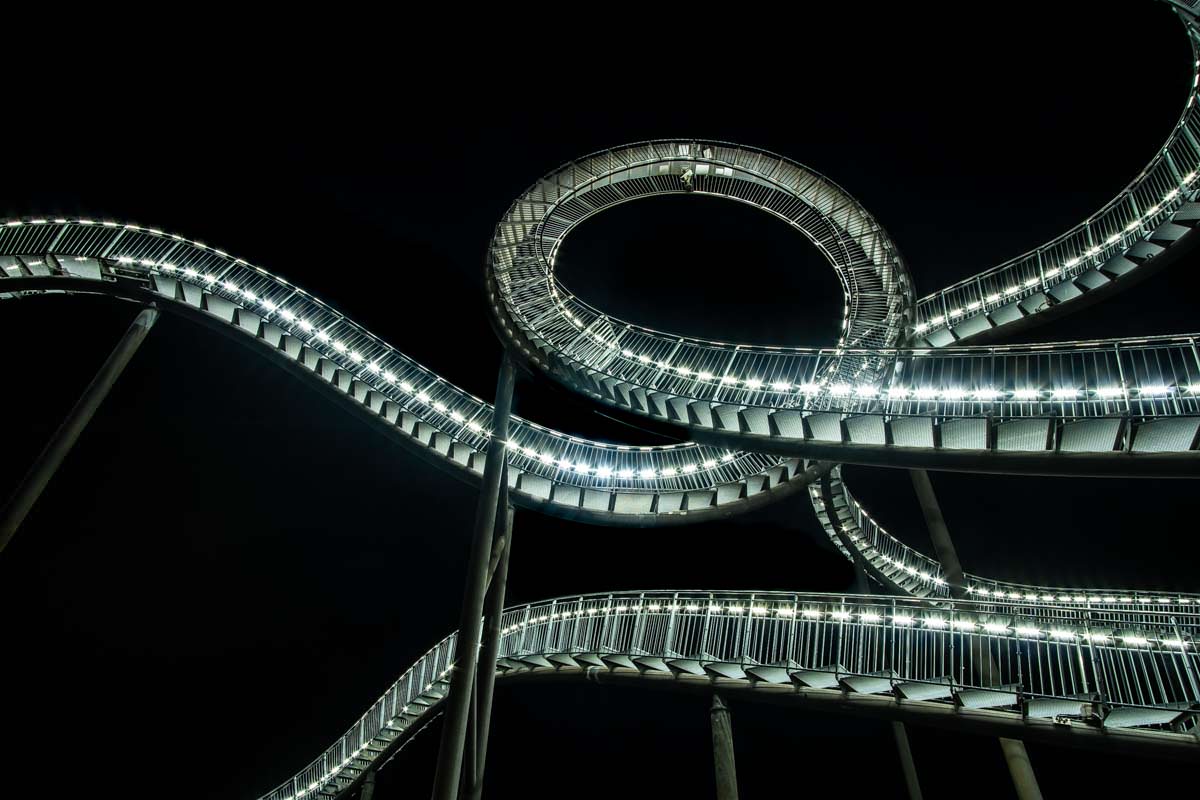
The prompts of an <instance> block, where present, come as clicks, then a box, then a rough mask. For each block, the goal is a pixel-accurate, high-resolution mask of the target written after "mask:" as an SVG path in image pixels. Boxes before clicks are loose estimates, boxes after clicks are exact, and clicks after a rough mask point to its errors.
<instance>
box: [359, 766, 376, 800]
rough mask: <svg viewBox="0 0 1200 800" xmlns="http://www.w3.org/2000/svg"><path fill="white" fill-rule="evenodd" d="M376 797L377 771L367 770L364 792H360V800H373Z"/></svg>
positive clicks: (363, 786)
mask: <svg viewBox="0 0 1200 800" xmlns="http://www.w3.org/2000/svg"><path fill="white" fill-rule="evenodd" d="M374 796H375V770H374V769H369V770H367V777H365V778H363V785H362V791H361V792H359V795H358V800H371V798H372V797H374Z"/></svg>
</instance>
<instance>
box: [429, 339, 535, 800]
mask: <svg viewBox="0 0 1200 800" xmlns="http://www.w3.org/2000/svg"><path fill="white" fill-rule="evenodd" d="M514 381H515V373H514V370H513V365H512V361H511V360H510V359H509V357H508V354H507V353H505V355H504V358H503V359H502V360H501V362H500V375H499V377H498V378H497V380H496V405H495V410H494V412H493V417H492V436H491V442H490V443H489V445H488V450H487V457H486V460H485V461H484V466H483V485H482V486H481V487H480V490H479V502H478V504H477V505H476V507H475V530H474V533H473V535H472V538H471V552H470V556H469V557H468V559H467V580H466V588H465V590H464V592H463V607H462V616H461V618H460V620H459V624H458V641H457V644H456V645H455V651H454V666H453V668H452V669H451V671H450V689H449V694H448V696H447V697H446V715H445V719H444V720H443V722H442V741H441V748H440V749H439V750H438V761H437V773H436V775H435V777H434V782H433V797H434V800H458V789H459V781H460V778H461V776H462V764H463V751H464V749H465V745H466V740H467V720H468V717H469V716H470V714H471V696H472V689H473V687H474V685H475V675H476V666H477V658H478V655H479V636H480V632H481V629H482V628H483V601H484V595H485V594H486V592H487V572H488V562H489V560H490V557H491V554H492V532H493V530H494V528H495V526H496V505H497V503H498V502H499V498H500V485H501V483H502V482H503V481H502V479H503V478H504V473H505V470H504V463H505V446H506V442H507V441H508V418H509V414H510V412H511V410H512V395H513V383H514Z"/></svg>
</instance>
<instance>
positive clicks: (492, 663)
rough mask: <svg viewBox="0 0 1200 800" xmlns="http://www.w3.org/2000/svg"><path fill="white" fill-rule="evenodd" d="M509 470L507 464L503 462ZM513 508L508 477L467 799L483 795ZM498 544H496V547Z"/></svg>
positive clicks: (499, 511) (499, 514)
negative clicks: (473, 761) (509, 495)
mask: <svg viewBox="0 0 1200 800" xmlns="http://www.w3.org/2000/svg"><path fill="white" fill-rule="evenodd" d="M504 470H505V472H506V473H507V471H508V465H507V464H505V465H504ZM512 532H513V509H512V506H510V505H509V504H508V480H507V475H506V476H505V479H504V480H502V481H500V500H499V503H498V504H497V507H496V532H495V535H494V537H493V540H494V542H495V545H496V547H500V548H501V549H500V552H499V554H498V555H497V554H495V553H493V560H494V561H495V565H494V568H493V569H492V572H491V583H490V585H489V586H488V595H487V609H486V611H485V612H484V613H485V614H486V616H485V618H484V626H483V643H482V644H481V645H480V648H479V668H478V670H477V671H476V673H475V694H476V698H477V710H476V712H475V717H474V719H473V723H474V724H473V725H472V733H473V735H474V741H475V747H474V750H475V752H474V758H475V763H474V765H473V769H472V770H470V772H471V782H470V783H469V784H468V785H467V792H466V797H467V800H480V798H482V797H483V773H484V769H483V768H484V765H485V764H486V763H487V746H488V731H489V728H490V727H491V722H492V693H493V691H494V689H495V687H496V657H497V656H498V655H499V653H500V637H501V628H500V620H501V615H502V614H503V613H504V593H505V590H506V589H507V587H508V556H509V553H510V552H511V551H512ZM494 549H495V548H493V550H494Z"/></svg>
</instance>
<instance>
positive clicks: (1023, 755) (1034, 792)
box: [908, 469, 1042, 800]
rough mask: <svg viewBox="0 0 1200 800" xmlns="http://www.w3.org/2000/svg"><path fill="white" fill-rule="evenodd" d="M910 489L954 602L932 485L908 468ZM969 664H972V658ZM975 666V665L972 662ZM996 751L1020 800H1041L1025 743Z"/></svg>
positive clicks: (955, 574) (957, 587)
mask: <svg viewBox="0 0 1200 800" xmlns="http://www.w3.org/2000/svg"><path fill="white" fill-rule="evenodd" d="M908 474H909V475H910V476H912V482H913V488H914V489H916V491H917V500H918V502H920V504H921V513H923V514H924V515H925V525H926V527H927V528H929V538H930V539H932V540H933V549H934V550H935V551H936V552H937V557H938V561H940V562H941V564H942V569H943V570H944V571H945V573H946V583H947V584H949V585H950V595H951V597H953V598H954V599H956V600H958V599H961V598H963V597H965V596H966V594H967V588H966V581H965V578H964V577H963V569H962V564H961V563H960V562H959V560H958V551H957V550H955V549H954V541H953V540H952V539H951V538H950V529H949V528H948V527H946V519H945V517H943V516H942V508H941V506H940V505H938V500H937V495H936V494H934V492H933V484H932V483H931V482H930V480H929V473H927V472H926V471H925V470H923V469H910V470H909V471H908ZM984 655H985V657H986V658H987V661H988V672H989V675H988V676H987V678H985V680H989V679H990V680H995V676H997V675H999V670H998V669H997V668H996V666H995V662H994V661H993V660H992V658H991V654H990V653H986V654H984ZM972 661H975V660H974V659H972ZM975 663H976V664H977V665H978V664H979V662H978V661H975ZM1000 749H1001V751H1003V753H1004V760H1005V761H1006V762H1008V771H1009V773H1010V774H1011V775H1012V779H1013V787H1014V788H1015V789H1016V790H1017V796H1018V797H1019V798H1021V800H1033V799H1035V798H1036V800H1041V797H1042V792H1041V790H1040V789H1038V783H1037V776H1036V775H1034V774H1033V767H1032V766H1031V765H1030V763H1029V753H1027V752H1026V751H1025V743H1024V742H1022V741H1021V740H1019V739H1005V738H1003V737H1002V738H1001V739H1000Z"/></svg>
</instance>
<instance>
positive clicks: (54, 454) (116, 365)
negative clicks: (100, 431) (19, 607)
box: [0, 306, 158, 552]
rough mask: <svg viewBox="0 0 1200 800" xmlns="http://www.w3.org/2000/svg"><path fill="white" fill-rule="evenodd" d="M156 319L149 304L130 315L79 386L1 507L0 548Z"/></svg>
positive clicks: (17, 526)
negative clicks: (97, 365)
mask: <svg viewBox="0 0 1200 800" xmlns="http://www.w3.org/2000/svg"><path fill="white" fill-rule="evenodd" d="M157 320H158V309H156V308H154V307H153V306H151V307H150V308H144V309H142V311H141V312H140V313H139V314H138V315H137V316H136V317H134V320H133V323H132V324H131V325H130V326H129V328H128V329H127V330H126V331H125V335H124V336H122V337H121V340H120V341H119V342H117V346H116V347H114V348H113V351H112V353H110V354H109V356H108V358H107V359H106V360H105V362H104V364H102V365H101V367H100V370H99V371H98V372H97V373H96V376H95V377H94V378H92V382H91V383H89V384H88V385H87V388H86V389H84V390H83V394H82V395H80V397H79V400H78V401H77V402H76V403H75V406H74V408H72V409H71V411H70V413H69V414H67V418H66V419H65V420H63V423H62V425H60V426H59V428H58V430H57V431H55V432H54V436H52V437H51V438H50V441H49V442H48V443H47V444H46V447H45V449H44V450H42V453H41V455H39V456H38V459H37V461H35V462H34V463H33V466H32V467H30V468H29V472H27V473H26V474H25V478H24V480H22V481H21V485H20V486H18V487H17V491H16V492H14V493H13V496H12V498H11V499H9V501H8V505H6V506H5V507H4V512H3V514H2V515H0V552H3V551H4V548H5V547H6V546H8V543H9V542H10V541H12V538H13V536H14V535H15V534H16V532H17V528H19V527H21V523H22V522H23V521H24V520H25V516H26V515H27V514H28V513H29V510H30V509H31V508H33V504H34V503H36V502H37V499H38V498H39V497H41V495H42V490H44V489H45V488H46V484H48V483H49V482H50V479H51V478H53V477H54V473H55V472H57V471H58V468H59V466H60V465H61V464H62V462H63V459H65V458H66V457H67V454H68V453H70V452H71V448H72V447H74V446H75V442H76V441H77V440H78V439H79V435H80V434H81V433H83V430H84V428H86V427H87V424H88V423H89V422H90V421H91V419H92V416H93V415H94V414H95V413H96V409H98V408H99V407H100V404H101V403H103V402H104V398H105V397H108V392H109V390H111V389H112V387H113V384H114V383H116V381H117V378H119V377H120V376H121V373H122V372H124V370H125V365H126V364H128V363H129V360H130V359H131V358H133V354H134V353H136V352H137V351H138V348H139V347H141V345H142V340H144V339H145V338H146V334H148V333H149V332H150V329H151V328H153V327H154V323H155V321H157Z"/></svg>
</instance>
